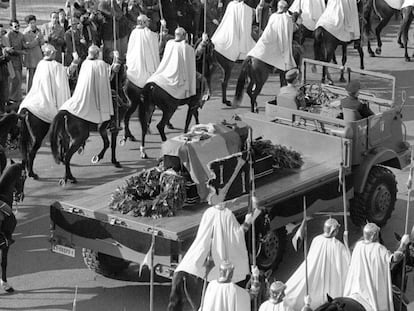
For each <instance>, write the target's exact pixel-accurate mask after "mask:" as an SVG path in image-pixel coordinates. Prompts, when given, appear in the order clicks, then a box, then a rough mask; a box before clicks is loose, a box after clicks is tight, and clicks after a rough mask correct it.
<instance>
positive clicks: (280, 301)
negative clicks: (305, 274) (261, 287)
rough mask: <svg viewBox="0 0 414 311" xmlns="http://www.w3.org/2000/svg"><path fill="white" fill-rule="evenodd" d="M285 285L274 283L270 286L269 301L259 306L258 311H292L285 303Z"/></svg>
mask: <svg viewBox="0 0 414 311" xmlns="http://www.w3.org/2000/svg"><path fill="white" fill-rule="evenodd" d="M285 290H286V285H285V284H283V283H282V282H280V281H275V282H273V283H272V285H270V289H269V299H268V300H266V301H265V302H263V303H262V304H261V305H260V308H259V311H293V309H292V308H290V307H289V306H288V305H286V303H285V299H284V298H285Z"/></svg>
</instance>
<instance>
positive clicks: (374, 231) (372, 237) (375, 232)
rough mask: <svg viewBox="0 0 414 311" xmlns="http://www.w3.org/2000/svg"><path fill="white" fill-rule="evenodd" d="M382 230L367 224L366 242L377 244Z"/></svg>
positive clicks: (365, 230) (374, 225)
mask: <svg viewBox="0 0 414 311" xmlns="http://www.w3.org/2000/svg"><path fill="white" fill-rule="evenodd" d="M379 232H380V228H379V227H378V226H377V225H376V224H374V223H372V222H371V223H367V224H366V225H365V226H364V233H363V234H364V240H365V241H367V242H376V241H378V238H379Z"/></svg>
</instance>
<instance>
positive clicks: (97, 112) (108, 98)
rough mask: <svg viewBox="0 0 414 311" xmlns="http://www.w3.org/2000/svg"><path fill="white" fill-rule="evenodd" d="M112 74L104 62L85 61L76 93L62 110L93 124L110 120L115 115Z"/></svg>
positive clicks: (97, 60)
mask: <svg viewBox="0 0 414 311" xmlns="http://www.w3.org/2000/svg"><path fill="white" fill-rule="evenodd" d="M110 74H111V67H110V66H109V65H108V64H107V63H105V62H104V61H103V60H99V59H96V60H90V59H86V60H84V61H83V63H82V67H81V70H80V71H79V77H78V82H77V83H76V88H75V91H74V92H73V95H72V97H71V98H70V99H69V100H67V101H66V102H65V103H64V104H63V105H62V107H61V108H60V110H67V111H68V112H70V113H71V114H73V115H75V116H77V117H79V118H81V119H84V120H86V121H89V122H92V123H102V122H104V121H107V120H109V119H110V118H111V115H113V114H114V107H113V106H112V95H111V86H110V82H109V80H110Z"/></svg>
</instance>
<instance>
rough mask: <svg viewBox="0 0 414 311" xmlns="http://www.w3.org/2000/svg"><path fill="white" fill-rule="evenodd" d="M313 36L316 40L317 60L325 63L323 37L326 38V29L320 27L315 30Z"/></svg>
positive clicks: (314, 47) (315, 51)
mask: <svg viewBox="0 0 414 311" xmlns="http://www.w3.org/2000/svg"><path fill="white" fill-rule="evenodd" d="M313 36H314V38H315V40H314V43H313V44H314V46H313V49H314V53H315V59H316V60H321V61H323V60H324V59H325V57H323V56H324V53H323V51H322V43H323V39H324V38H323V37H324V29H323V28H322V27H318V28H316V29H315V31H314V33H313Z"/></svg>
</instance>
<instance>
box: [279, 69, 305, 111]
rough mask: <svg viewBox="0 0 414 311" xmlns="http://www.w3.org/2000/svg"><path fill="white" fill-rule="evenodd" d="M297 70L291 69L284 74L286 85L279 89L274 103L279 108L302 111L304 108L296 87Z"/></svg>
mask: <svg viewBox="0 0 414 311" xmlns="http://www.w3.org/2000/svg"><path fill="white" fill-rule="evenodd" d="M298 76H299V70H298V69H291V70H289V71H288V72H286V74H285V77H286V82H287V85H286V86H283V87H281V88H280V91H279V94H278V95H277V97H276V102H277V105H278V106H279V107H284V108H289V109H293V110H296V109H302V108H304V107H305V105H306V104H305V102H304V100H303V98H302V97H301V96H300V93H299V90H298V88H297V86H296V82H297V80H298Z"/></svg>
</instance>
